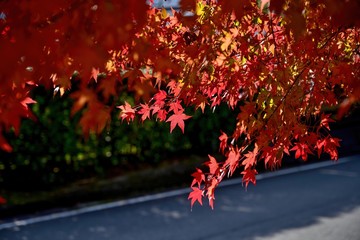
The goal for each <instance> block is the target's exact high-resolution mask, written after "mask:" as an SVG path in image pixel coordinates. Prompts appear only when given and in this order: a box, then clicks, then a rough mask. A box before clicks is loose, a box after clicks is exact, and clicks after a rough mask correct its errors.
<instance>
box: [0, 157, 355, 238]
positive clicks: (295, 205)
mask: <svg viewBox="0 0 360 240" xmlns="http://www.w3.org/2000/svg"><path fill="white" fill-rule="evenodd" d="M346 159H347V160H349V159H351V161H348V162H346V163H343V164H333V165H332V166H330V167H324V168H320V169H313V170H309V171H305V172H299V173H293V174H288V175H282V176H277V177H271V178H265V179H263V180H261V181H258V184H257V186H255V187H254V186H249V188H248V190H247V191H245V190H244V188H243V187H242V186H241V185H231V186H226V187H222V188H219V189H217V191H216V202H215V210H211V209H210V208H208V207H207V206H206V204H205V206H203V207H201V206H199V205H196V206H194V208H193V209H192V211H191V210H190V203H189V201H188V200H187V194H183V195H180V196H174V197H168V198H164V199H156V200H153V201H146V202H142V203H138V204H131V205H125V206H122V207H117V208H111V209H106V210H103V211H95V212H89V213H84V214H80V215H76V216H71V217H65V218H60V219H54V220H50V221H44V222H39V223H34V224H30V225H26V226H15V227H11V228H8V229H3V230H0V239H1V240H48V239H50V240H67V239H69V240H72V239H80V240H83V239H84V240H85V239H86V240H103V239H111V240H113V239H120V240H128V239H146V240H152V239H154V240H155V239H156V240H160V239H166V240H168V239H170V240H177V239H189V240H192V239H194V240H195V239H199V240H200V239H207V240H217V239H227V240H231V239H242V240H282V239H287V240H289V239H293V240H297V239H299V240H300V239H301V240H302V239H313V240H316V239H319V240H320V239H327V240H360V155H356V156H353V157H349V158H346ZM346 159H340V162H341V161H344V160H346Z"/></svg>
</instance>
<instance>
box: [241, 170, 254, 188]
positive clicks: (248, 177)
mask: <svg viewBox="0 0 360 240" xmlns="http://www.w3.org/2000/svg"><path fill="white" fill-rule="evenodd" d="M241 174H243V179H242V181H243V182H245V188H247V187H248V185H249V182H252V183H253V184H254V185H256V177H255V176H256V174H257V171H256V170H255V169H246V170H244V171H242V172H241Z"/></svg>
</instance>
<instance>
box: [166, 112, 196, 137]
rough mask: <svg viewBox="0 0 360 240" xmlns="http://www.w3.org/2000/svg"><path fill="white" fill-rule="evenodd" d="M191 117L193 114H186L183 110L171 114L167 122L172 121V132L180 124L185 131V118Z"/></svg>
mask: <svg viewBox="0 0 360 240" xmlns="http://www.w3.org/2000/svg"><path fill="white" fill-rule="evenodd" d="M189 118H191V116H188V115H186V114H185V113H183V111H179V112H178V113H175V114H174V115H171V116H170V117H169V118H168V119H167V120H166V122H170V133H171V132H172V131H173V130H174V128H175V127H176V126H179V128H180V129H181V131H182V132H183V133H184V128H185V123H184V120H186V119H189Z"/></svg>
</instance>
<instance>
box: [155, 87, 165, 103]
mask: <svg viewBox="0 0 360 240" xmlns="http://www.w3.org/2000/svg"><path fill="white" fill-rule="evenodd" d="M166 97H167V94H166V92H165V91H164V90H160V91H159V92H158V93H156V94H155V95H154V99H155V105H158V106H160V107H162V106H164V104H165V99H166Z"/></svg>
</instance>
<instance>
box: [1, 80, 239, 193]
mask: <svg viewBox="0 0 360 240" xmlns="http://www.w3.org/2000/svg"><path fill="white" fill-rule="evenodd" d="M32 97H33V99H35V100H36V101H37V104H34V105H32V110H33V113H34V115H35V116H36V118H37V120H36V121H32V120H28V119H25V120H23V122H22V125H21V132H20V134H19V136H15V134H14V133H8V134H7V139H8V140H9V142H10V144H11V145H12V146H13V149H14V150H13V152H12V153H6V152H0V188H1V189H4V190H17V191H33V190H47V189H52V188H53V187H56V186H62V185H64V184H67V183H71V182H74V181H78V180H81V179H87V178H91V177H94V176H96V177H103V178H108V177H114V176H119V175H122V174H124V173H126V172H128V171H132V170H136V169H142V168H147V167H157V166H159V165H160V164H163V163H164V162H167V161H172V160H174V159H176V158H179V157H184V156H186V155H194V154H195V155H204V156H206V155H207V154H209V153H210V154H212V153H217V152H218V147H219V141H218V137H219V135H220V130H223V131H225V132H230V131H232V129H233V127H234V126H235V120H236V117H234V114H236V113H234V112H233V111H230V110H229V109H228V108H227V106H221V107H219V108H217V109H216V110H215V112H216V114H213V111H212V110H210V109H209V108H207V109H206V111H205V113H204V114H202V113H201V111H200V110H197V111H192V112H189V114H191V115H193V117H192V118H191V119H189V120H187V121H186V124H185V134H182V133H181V131H180V130H179V129H175V130H174V132H173V133H172V134H170V133H169V124H168V123H161V122H157V121H155V120H152V121H145V122H144V123H143V124H142V123H140V122H139V121H136V122H134V123H132V124H127V123H125V122H121V120H119V119H118V114H119V111H115V113H114V114H113V116H112V122H111V124H110V126H109V127H108V128H107V129H106V130H105V131H104V132H103V133H102V134H101V135H100V136H96V135H91V134H90V136H89V138H88V139H86V140H85V139H84V138H83V134H82V132H81V128H80V127H79V125H78V122H79V119H80V117H81V116H80V114H81V113H79V114H76V115H75V116H71V113H70V111H71V105H72V100H71V98H69V97H68V94H67V95H65V96H63V97H60V96H58V95H56V96H53V94H52V93H51V92H50V91H48V90H45V89H44V88H43V87H38V88H36V89H35V90H34V91H33V92H32ZM121 100H122V101H124V100H126V101H129V102H132V99H131V97H130V94H128V93H127V92H124V93H123V94H122V96H121ZM235 116H236V115H235Z"/></svg>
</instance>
